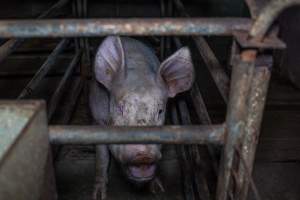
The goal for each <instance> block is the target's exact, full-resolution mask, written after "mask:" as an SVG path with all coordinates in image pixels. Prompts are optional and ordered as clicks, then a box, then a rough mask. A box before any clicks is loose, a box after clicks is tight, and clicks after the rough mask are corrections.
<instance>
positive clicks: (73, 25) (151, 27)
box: [0, 18, 252, 38]
mask: <svg viewBox="0 0 300 200" xmlns="http://www.w3.org/2000/svg"><path fill="white" fill-rule="evenodd" d="M251 24H252V20H250V19H247V18H190V19H186V18H176V19H174V18H164V19H161V18H152V19H151V18H146V19H142V18H130V19H122V18H119V19H59V20H56V19H54V20H1V21H0V37H3V38H10V37H22V38H29V37H30V38H32V37H98V36H105V35H116V34H117V35H232V34H233V32H234V31H238V30H240V31H248V30H249V29H250V28H251Z"/></svg>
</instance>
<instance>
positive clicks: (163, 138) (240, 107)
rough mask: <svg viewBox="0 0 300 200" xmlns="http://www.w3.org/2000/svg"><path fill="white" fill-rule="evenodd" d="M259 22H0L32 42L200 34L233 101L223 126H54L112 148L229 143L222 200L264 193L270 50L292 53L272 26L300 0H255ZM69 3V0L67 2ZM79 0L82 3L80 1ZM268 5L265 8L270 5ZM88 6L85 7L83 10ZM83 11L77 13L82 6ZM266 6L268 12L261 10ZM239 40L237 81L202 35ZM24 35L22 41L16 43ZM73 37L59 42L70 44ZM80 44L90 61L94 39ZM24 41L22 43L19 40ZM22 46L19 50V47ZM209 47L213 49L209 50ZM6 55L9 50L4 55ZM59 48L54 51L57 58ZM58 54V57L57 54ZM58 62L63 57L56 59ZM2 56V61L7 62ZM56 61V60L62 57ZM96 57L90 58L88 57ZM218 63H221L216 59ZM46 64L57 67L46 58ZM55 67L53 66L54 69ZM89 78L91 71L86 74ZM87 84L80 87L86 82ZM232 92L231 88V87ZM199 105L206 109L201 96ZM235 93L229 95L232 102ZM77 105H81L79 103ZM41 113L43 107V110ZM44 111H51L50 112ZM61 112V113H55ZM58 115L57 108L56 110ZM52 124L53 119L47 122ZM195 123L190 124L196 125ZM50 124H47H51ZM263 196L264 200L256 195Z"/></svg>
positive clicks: (71, 140) (52, 135)
mask: <svg viewBox="0 0 300 200" xmlns="http://www.w3.org/2000/svg"><path fill="white" fill-rule="evenodd" d="M245 1H246V3H247V5H248V7H249V10H250V13H251V15H252V17H251V18H176V19H175V18H152V19H149V18H148V19H142V18H131V19H122V18H118V19H60V20H56V19H46V20H44V19H37V20H0V37H2V38H9V39H11V40H9V41H13V43H14V42H15V41H22V40H23V39H25V38H33V37H38V38H45V37H60V38H69V37H81V38H82V37H99V36H106V35H136V36H137V35H139V36H141V35H159V36H189V35H191V36H193V40H194V41H195V42H196V45H197V47H198V49H199V52H200V54H201V55H202V57H204V58H207V60H206V61H205V62H206V64H207V67H208V68H209V69H210V70H209V71H210V73H211V74H212V77H213V79H214V81H215V82H216V85H217V88H218V89H219V91H220V93H221V96H222V97H223V99H224V101H225V102H227V103H228V106H227V116H226V120H225V122H224V123H223V124H221V125H183V126H161V127H105V128H103V127H98V126H49V127H48V128H49V141H50V143H51V144H110V143H120V144H121V143H168V144H216V145H223V146H224V147H223V153H222V159H221V161H220V165H219V167H218V169H219V175H218V186H217V194H216V199H217V200H226V199H228V197H229V198H231V199H241V200H243V199H246V197H247V193H248V187H249V184H250V186H252V189H253V190H254V191H256V188H255V186H254V184H252V183H253V180H252V177H251V173H252V169H253V162H254V157H255V149H256V145H257V141H258V137H259V129H260V124H261V120H262V116H263V110H264V105H265V100H266V93H267V89H268V83H269V80H270V74H271V72H270V70H271V66H272V55H270V54H269V53H268V51H265V50H269V49H279V48H284V47H285V45H284V43H283V42H281V41H280V40H279V39H278V38H277V37H276V35H275V34H273V32H272V29H271V25H272V23H273V21H274V20H275V19H276V18H277V16H278V15H279V14H280V13H281V12H282V11H283V10H284V9H286V8H287V7H290V6H293V5H296V4H300V1H299V0H273V1H270V2H269V1H255V0H245ZM63 2H67V1H63ZM78 2H79V1H78ZM262 2H263V3H264V4H263V5H264V6H261V5H262ZM81 3H82V4H83V5H82V6H83V8H82V9H81V11H78V13H77V15H78V16H79V17H86V14H84V12H86V6H87V5H86V2H84V1H83V2H81ZM79 4H80V2H79V3H78V5H79ZM78 5H77V7H76V6H75V8H76V9H79V8H78ZM174 5H175V6H176V7H177V9H178V10H179V11H180V12H181V15H182V16H186V17H188V15H187V14H186V12H185V10H184V7H183V6H182V3H181V2H180V1H178V0H176V1H174ZM259 8H262V9H259ZM205 35H206V36H207V35H213V36H222V35H226V36H233V37H234V45H233V51H232V55H231V58H232V61H231V63H232V65H233V68H232V76H231V84H230V87H229V86H228V85H227V84H229V78H228V77H227V75H226V74H225V73H224V72H223V69H222V68H221V65H220V62H218V61H217V59H216V57H215V56H214V54H213V51H212V50H211V49H210V48H209V46H208V45H207V43H206V42H205V39H204V38H203V37H202V36H205ZM16 38H21V40H18V39H17V40H16ZM65 40H66V39H63V40H62V42H61V43H60V44H59V45H58V47H57V48H58V50H57V51H59V49H60V48H63V47H60V46H63V45H62V43H64V41H65ZM79 43H80V45H79V47H81V48H84V49H85V51H84V56H85V57H89V48H88V42H87V40H84V39H81V40H80V41H79ZM15 44H18V43H15ZM17 46H18V45H17ZM2 48H5V49H6V50H5V53H2V55H3V57H7V55H9V53H11V52H12V51H13V50H14V49H15V48H16V45H3V46H1V47H0V49H2ZM206 50H208V51H206ZM0 52H1V51H0ZM55 52H56V51H55V50H54V52H53V54H54V53H55ZM80 55H81V52H80V51H77V53H76V55H75V57H74V58H73V60H72V62H71V64H70V66H69V68H68V70H67V72H66V75H65V77H64V78H63V79H62V81H61V84H60V87H59V88H58V89H57V93H58V94H57V93H56V95H55V96H54V97H53V99H54V100H53V104H52V105H54V106H53V107H56V105H57V102H58V99H59V98H60V95H59V93H61V91H62V88H63V85H64V83H65V82H66V80H67V79H68V77H69V76H70V75H71V74H72V72H73V71H74V67H75V65H76V63H77V61H78V59H79V57H80ZM50 56H51V55H50ZM54 57H57V56H54ZM1 59H2V58H1ZM54 59H55V58H54ZM85 59H87V60H88V59H89V58H85ZM212 60H214V62H210V61H212ZM44 65H46V66H47V65H49V64H48V63H47V61H46V63H45V64H44ZM48 67H49V66H48ZM85 76H86V74H85V73H84V74H83V77H85ZM78 85H80V84H78ZM228 88H229V89H228ZM193 94H194V95H195V94H196V96H198V98H197V99H198V100H197V101H195V102H198V103H201V104H200V105H198V106H199V108H201V107H202V108H205V105H204V103H203V100H202V98H201V94H200V93H199V92H198V91H197V90H196V93H195V92H194V93H192V95H193ZM228 95H229V97H228ZM72 105H73V104H72ZM39 109H41V108H40V107H39ZM42 109H44V108H43V107H42ZM53 109H54V108H53ZM198 110H199V115H202V117H203V121H206V124H209V123H210V120H209V116H208V113H207V111H206V109H204V110H202V111H201V109H198ZM50 113H51V114H50V116H52V114H53V111H51V112H50ZM44 123H46V122H44ZM188 123H189V121H186V124H188ZM46 125H47V124H46ZM255 194H256V197H257V198H258V199H259V195H258V194H257V192H255Z"/></svg>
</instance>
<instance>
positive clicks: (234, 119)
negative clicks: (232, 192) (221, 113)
mask: <svg viewBox="0 0 300 200" xmlns="http://www.w3.org/2000/svg"><path fill="white" fill-rule="evenodd" d="M255 58H256V51H255V50H245V51H243V52H242V53H241V55H240V59H239V62H238V63H237V64H236V65H234V66H233V70H232V80H231V87H230V97H229V102H228V111H227V116H226V125H227V131H226V132H227V136H226V137H225V142H224V143H225V146H224V150H223V155H222V160H221V166H220V168H219V169H220V170H219V177H218V187H217V196H216V197H217V199H218V200H226V199H227V194H228V189H229V185H230V177H231V169H232V167H233V160H234V159H233V157H234V148H235V146H236V145H237V142H238V141H239V139H240V138H241V136H243V135H244V134H243V132H244V128H245V123H246V122H245V119H246V116H247V100H248V97H249V92H250V85H251V83H252V82H251V80H252V76H253V71H254V65H255Z"/></svg>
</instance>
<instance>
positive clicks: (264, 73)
mask: <svg viewBox="0 0 300 200" xmlns="http://www.w3.org/2000/svg"><path fill="white" fill-rule="evenodd" d="M271 67H272V64H271V65H265V66H257V67H256V68H255V71H254V75H253V80H252V86H251V91H250V99H249V103H248V104H249V105H248V116H247V123H246V127H245V136H244V139H243V143H242V150H241V155H240V157H241V158H240V160H242V159H245V164H246V167H243V166H244V165H241V164H240V168H239V171H238V177H239V185H240V186H241V192H240V198H239V199H247V194H248V187H249V178H245V176H247V173H246V170H247V169H248V170H249V173H250V175H251V173H252V170H253V164H254V158H255V152H256V147H257V143H258V138H259V133H260V126H261V122H262V118H263V111H264V107H265V102H266V96H267V92H268V86H269V81H270V78H271V71H270V69H271ZM246 168H247V169H246Z"/></svg>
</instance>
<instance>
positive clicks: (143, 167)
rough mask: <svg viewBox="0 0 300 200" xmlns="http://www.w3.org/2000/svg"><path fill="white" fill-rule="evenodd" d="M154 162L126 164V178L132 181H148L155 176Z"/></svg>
mask: <svg viewBox="0 0 300 200" xmlns="http://www.w3.org/2000/svg"><path fill="white" fill-rule="evenodd" d="M155 171H156V164H155V163H141V164H135V165H128V166H127V175H128V178H129V179H130V180H132V181H134V182H138V183H143V182H149V181H150V180H152V179H153V178H154V176H155Z"/></svg>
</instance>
